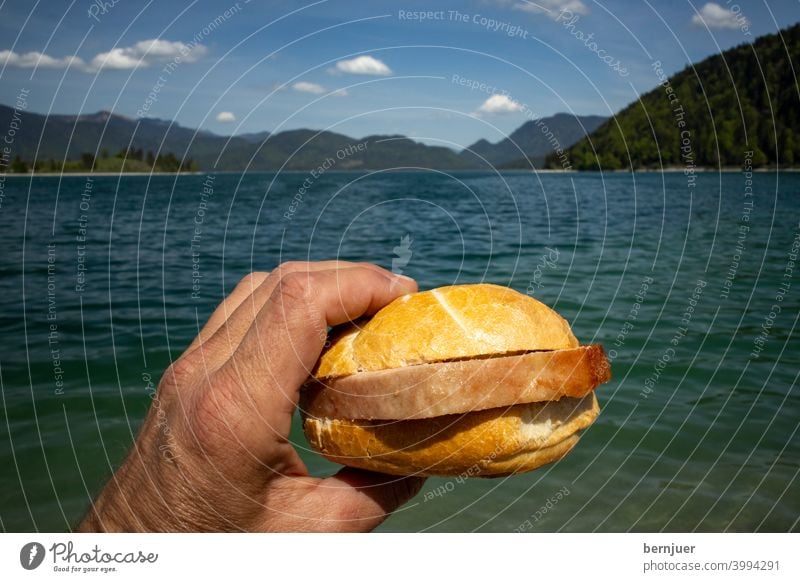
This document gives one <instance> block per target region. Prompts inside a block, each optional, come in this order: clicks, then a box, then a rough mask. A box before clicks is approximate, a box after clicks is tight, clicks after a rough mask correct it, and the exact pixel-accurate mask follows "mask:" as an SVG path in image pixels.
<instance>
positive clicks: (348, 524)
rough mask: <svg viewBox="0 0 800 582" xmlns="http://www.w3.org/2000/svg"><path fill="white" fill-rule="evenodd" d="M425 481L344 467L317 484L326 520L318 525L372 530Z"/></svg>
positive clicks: (332, 527)
mask: <svg viewBox="0 0 800 582" xmlns="http://www.w3.org/2000/svg"><path fill="white" fill-rule="evenodd" d="M424 484H425V478H424V477H398V476H396V475H384V474H383V473H374V472H372V471H363V470H361V469H352V468H349V467H345V468H344V469H342V470H340V471H339V472H338V473H336V475H334V476H333V477H328V478H327V479H323V480H321V481H320V482H319V483H318V484H317V489H316V493H317V494H318V495H320V497H321V501H322V502H323V504H324V507H325V508H326V511H325V514H326V515H325V517H324V518H323V519H324V521H325V523H324V524H321V525H322V527H323V528H324V529H325V530H327V531H344V532H361V531H371V530H373V529H375V528H376V527H378V525H380V524H381V523H382V522H383V521H384V520H385V519H386V518H387V517H388V516H389V514H391V513H392V512H394V511H395V510H397V509H398V508H399V507H400V506H402V505H404V504H405V503H407V502H408V501H410V500H411V499H412V498H413V497H414V496H415V495H416V494H417V493H419V492H420V490H421V489H422V486H423V485H424Z"/></svg>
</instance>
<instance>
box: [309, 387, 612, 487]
mask: <svg viewBox="0 0 800 582" xmlns="http://www.w3.org/2000/svg"><path fill="white" fill-rule="evenodd" d="M598 413H599V408H598V406H597V399H596V398H595V396H594V394H593V393H590V394H588V395H587V396H585V397H583V398H562V399H561V400H559V401H555V402H537V403H532V404H518V405H515V406H511V407H506V408H493V409H490V410H482V411H478V412H470V413H467V414H461V415H458V414H453V415H447V416H439V417H436V418H430V419H424V420H403V421H391V422H386V421H363V420H362V421H347V420H330V419H324V420H319V419H315V418H306V419H305V421H304V429H305V433H306V437H307V438H308V440H309V442H310V443H311V446H312V447H314V448H315V449H316V450H318V451H320V452H321V453H322V454H323V455H324V456H325V457H326V458H328V459H330V460H331V461H334V462H336V463H340V464H343V465H348V466H351V467H357V468H361V469H367V470H371V471H378V472H381V473H388V474H391V475H429V476H433V475H461V476H464V477H479V476H482V477H489V476H500V475H508V474H511V473H520V472H525V471H531V470H533V469H536V468H537V467H540V466H542V465H544V464H547V463H551V462H553V461H555V460H558V459H560V458H561V457H563V456H564V455H565V454H566V453H567V452H569V451H570V449H572V447H573V446H575V443H576V442H577V440H578V437H577V434H576V433H577V432H578V431H580V430H582V429H584V428H586V427H587V426H589V425H590V424H591V423H592V422H593V421H594V419H595V418H597V415H598Z"/></svg>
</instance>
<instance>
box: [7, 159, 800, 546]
mask: <svg viewBox="0 0 800 582" xmlns="http://www.w3.org/2000/svg"><path fill="white" fill-rule="evenodd" d="M304 182H306V184H307V186H306V187H304ZM308 182H309V174H305V173H289V174H281V175H277V176H276V175H275V174H269V173H267V174H248V175H244V176H241V175H233V174H216V175H212V176H211V177H209V176H179V177H176V176H153V177H146V176H141V177H139V176H128V177H122V178H114V177H94V178H92V179H87V178H86V177H80V176H65V177H63V178H55V177H54V178H50V177H40V178H35V179H30V178H12V177H8V178H6V179H5V181H4V183H3V185H2V188H3V189H2V190H0V192H1V193H2V196H1V197H0V243H2V246H1V247H0V248H2V249H3V255H2V258H0V265H2V277H1V278H0V333H1V335H0V337H2V349H1V350H0V389H1V391H2V409H3V414H2V417H0V467H2V471H0V527H1V528H2V530H4V531H34V530H57V531H58V530H66V529H68V528H70V527H72V526H73V525H74V524H75V523H76V521H77V520H78V519H79V518H80V516H81V515H82V513H83V512H84V511H85V510H86V508H87V506H88V504H89V501H90V499H91V498H92V497H93V496H94V495H96V493H97V492H98V491H99V489H100V488H101V487H102V484H103V482H104V481H105V480H106V479H107V478H108V477H109V475H110V474H111V471H112V470H113V468H114V467H116V466H117V465H118V464H119V462H120V460H121V459H122V457H123V456H124V454H125V452H126V450H127V449H128V447H130V445H131V443H132V441H133V438H134V436H135V434H136V430H137V427H138V425H139V423H140V422H141V419H142V418H143V416H144V414H145V411H146V410H147V406H148V404H149V402H150V398H149V392H148V390H149V386H150V384H151V383H152V382H157V380H158V377H159V376H160V374H161V373H162V372H163V370H164V368H165V367H166V366H167V365H168V364H169V362H170V360H171V359H172V358H175V357H177V356H178V355H179V354H180V353H181V352H182V351H183V350H184V349H185V347H186V346H187V344H188V343H189V342H190V341H191V340H192V338H193V337H194V335H195V334H196V333H197V329H198V326H199V325H202V323H203V322H204V320H205V319H206V318H207V317H208V315H209V314H210V312H211V311H212V309H213V308H214V306H215V305H216V304H217V303H218V302H219V301H220V300H221V298H222V297H223V296H224V295H225V294H226V293H227V292H229V291H230V290H231V289H232V287H233V286H234V285H235V283H236V282H237V280H238V279H240V278H241V277H242V276H243V275H244V274H246V273H247V272H249V271H253V270H269V269H271V268H274V267H275V266H276V265H277V264H278V263H279V262H281V261H286V260H317V259H323V258H333V257H339V258H342V259H347V260H356V261H371V262H375V263H378V264H381V265H383V266H385V267H387V268H392V267H394V269H395V270H400V271H402V272H404V273H405V274H407V275H410V276H413V277H414V278H416V279H417V280H418V281H419V283H420V287H422V288H430V287H435V286H440V285H447V284H452V283H467V282H478V281H490V282H493V283H498V284H501V285H509V286H511V287H514V288H516V289H517V290H519V291H521V292H527V293H530V294H532V295H534V296H535V297H537V298H538V299H540V300H542V301H544V302H545V303H548V304H550V305H551V306H553V307H554V308H555V309H557V310H558V312H559V313H561V314H562V315H564V316H565V317H566V318H567V319H568V320H569V321H570V323H571V325H572V327H573V331H574V332H575V334H576V336H577V337H578V338H579V339H580V340H581V341H582V342H583V343H590V342H601V343H603V344H604V345H605V347H606V349H607V351H608V352H609V355H610V357H611V359H612V370H613V374H614V378H613V380H612V381H611V382H610V383H608V384H606V385H604V386H602V387H601V388H600V389H599V390H598V397H599V400H600V403H601V407H602V414H601V416H600V418H599V419H598V421H597V422H596V423H595V424H594V425H593V426H592V427H591V428H590V429H589V430H587V431H586V432H585V433H584V435H583V437H582V440H581V442H580V443H579V445H578V446H577V447H576V449H575V450H574V451H573V452H572V453H571V454H570V455H569V456H568V457H566V458H565V459H564V460H562V461H560V462H558V463H556V464H554V465H550V466H548V467H545V468H543V469H541V470H538V471H535V472H532V473H528V474H525V475H520V476H515V477H511V478H507V479H495V480H480V479H460V478H458V479H430V480H429V481H428V483H427V485H426V487H425V489H424V490H423V493H421V494H420V495H419V497H418V498H417V499H415V500H414V502H412V503H411V504H409V505H408V506H407V507H406V508H404V509H403V510H401V511H400V512H398V513H397V514H396V515H394V516H392V517H391V518H390V519H389V520H388V521H387V522H386V523H385V524H384V525H383V526H381V529H382V530H384V531H473V530H479V531H498V532H508V531H628V530H637V531H660V530H665V531H692V530H697V531H788V530H797V529H798V517H800V487H798V469H799V468H800V445H798V438H797V429H798V423H799V422H800V398H799V394H798V388H797V374H798V369H800V366H799V365H798V364H800V356H799V355H798V347H800V345H799V344H798V341H797V331H796V325H797V319H798V313H800V310H799V309H798V307H799V306H800V268H799V267H798V266H796V264H795V263H794V262H793V261H794V260H795V259H796V252H797V248H798V245H800V226H799V221H800V176H798V175H796V174H774V173H773V174H768V173H763V174H756V175H755V176H754V177H753V178H752V196H751V195H750V190H749V186H750V184H749V183H748V181H747V177H746V176H744V175H743V174H741V173H735V172H734V173H724V174H716V173H714V174H712V173H709V174H701V175H700V176H699V177H698V179H697V182H696V185H695V186H694V187H691V186H690V185H687V181H686V178H685V177H684V176H683V174H678V173H676V174H659V173H652V174H611V175H609V174H606V175H600V174H545V175H539V176H537V175H534V174H530V173H512V172H509V173H505V174H500V175H497V174H490V173H474V172H472V173H468V172H465V173H456V174H444V173H440V172H433V171H431V172H424V173H423V172H377V173H372V174H367V173H335V172H329V173H327V174H324V175H322V176H318V177H314V178H313V179H311V180H310V184H308ZM404 239H405V240H404ZM420 324H421V325H424V322H420ZM295 428H296V429H297V427H295ZM294 438H295V440H296V442H297V443H298V445H299V446H301V447H302V446H305V445H304V441H303V437H302V434H301V432H300V431H298V430H295V431H294ZM303 457H304V458H305V459H306V461H307V462H308V464H309V467H310V468H311V470H312V472H314V473H315V474H318V475H325V474H330V473H331V472H332V471H333V470H335V467H334V465H332V464H331V463H328V462H327V461H324V460H322V459H320V458H319V457H318V456H317V455H315V454H313V453H311V452H308V451H304V452H303Z"/></svg>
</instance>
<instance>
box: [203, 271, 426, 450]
mask: <svg viewBox="0 0 800 582" xmlns="http://www.w3.org/2000/svg"><path fill="white" fill-rule="evenodd" d="M416 290H417V285H416V283H415V282H414V281H413V280H412V279H409V278H407V277H401V276H397V275H393V274H391V273H389V272H388V271H385V270H383V269H374V268H366V267H350V268H347V269H331V270H325V271H315V272H303V273H300V272H295V273H289V274H287V275H286V276H285V277H282V278H281V280H280V281H279V282H278V284H277V285H276V287H275V289H274V290H273V292H272V294H271V295H270V298H269V299H268V300H267V302H266V304H265V305H264V307H263V308H262V309H261V311H260V312H259V314H258V316H257V317H256V319H255V320H254V322H253V324H252V325H251V326H250V329H249V330H248V331H247V333H246V334H245V336H244V338H243V339H242V341H241V343H240V344H239V347H238V348H237V349H236V351H235V352H234V354H233V356H232V357H231V358H230V359H229V360H228V361H227V362H226V363H225V364H224V365H223V366H222V367H221V368H220V369H219V373H221V374H223V375H224V376H227V377H228V378H231V379H232V382H231V385H232V386H234V387H233V388H230V389H229V393H228V394H226V401H227V408H228V410H226V414H225V417H226V418H225V421H226V422H227V423H228V426H229V428H230V430H232V431H233V432H234V433H235V436H236V437H237V438H238V439H240V440H241V441H242V442H243V443H246V445H247V446H248V448H250V447H255V448H263V447H264V446H265V445H266V444H267V443H268V442H269V441H270V440H271V439H265V438H264V435H265V433H268V432H269V431H270V430H271V431H273V432H274V434H275V435H276V436H278V437H279V438H285V437H286V436H288V434H289V428H290V426H291V417H292V412H293V411H294V408H295V406H296V405H297V399H298V395H299V390H300V386H301V385H302V384H303V383H304V382H305V380H306V379H307V378H308V376H309V374H310V372H311V370H312V368H313V367H314V364H315V363H316V361H317V359H318V358H319V355H320V353H321V352H322V348H323V346H324V344H325V340H326V337H327V328H328V326H332V325H337V324H340V323H344V322H346V321H350V320H352V319H356V318H358V317H361V316H363V315H368V314H372V313H374V312H376V311H377V310H378V309H380V308H381V307H383V306H384V305H386V304H388V303H389V302H391V301H392V300H394V299H396V298H397V297H400V296H401V295H404V294H406V293H410V292H413V291H416ZM251 450H253V449H251Z"/></svg>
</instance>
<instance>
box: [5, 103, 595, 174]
mask: <svg viewBox="0 0 800 582" xmlns="http://www.w3.org/2000/svg"><path fill="white" fill-rule="evenodd" d="M14 115H15V112H14V109H13V108H11V107H7V106H5V105H0V127H8V126H9V124H10V123H11V121H12V119H13V118H14ZM18 116H19V114H18ZM602 121H603V118H599V117H584V118H576V117H574V116H571V115H567V114H558V115H556V116H554V117H552V118H544V119H542V120H540V122H541V123H545V124H547V126H549V127H551V129H552V130H553V131H554V133H556V134H557V135H558V137H559V139H560V140H561V144H562V146H563V147H567V146H569V145H571V144H573V143H575V142H576V141H577V140H578V139H580V138H581V137H583V136H584V135H585V131H591V130H592V129H594V128H595V127H596V126H597V125H599V123H600V122H602ZM19 125H20V129H19V131H18V132H17V134H16V136H15V140H14V143H13V147H12V153H11V155H12V156H13V157H17V156H18V157H19V158H21V159H22V160H25V161H27V162H29V163H30V162H32V161H33V160H39V161H45V160H51V159H52V160H56V161H58V162H59V163H60V162H61V160H64V159H68V160H78V159H80V158H81V156H82V155H83V154H91V155H92V156H94V157H97V158H99V157H101V156H103V155H111V156H113V155H116V154H117V153H118V152H120V151H136V150H141V151H142V152H153V153H154V154H155V155H158V154H159V153H160V154H161V155H164V154H166V153H171V154H174V155H175V156H176V157H177V158H178V159H179V160H180V159H182V158H184V157H185V158H191V160H192V161H193V162H194V164H193V166H194V167H195V168H196V169H200V170H223V171H226V170H227V171H240V170H245V169H248V170H277V169H280V168H283V169H286V170H306V169H313V168H316V167H318V166H319V165H320V164H322V163H323V162H324V161H325V160H326V159H328V158H335V160H336V164H335V166H336V169H339V170H346V169H384V168H395V167H420V168H441V169H470V168H482V167H487V165H486V162H483V161H482V160H481V159H480V158H479V157H477V156H475V155H474V154H473V153H471V152H470V151H468V150H464V151H463V152H461V153H458V152H456V151H453V150H451V149H449V148H445V147H439V146H430V145H426V144H422V143H419V142H415V141H413V140H411V139H409V138H407V137H405V136H402V135H371V136H367V137H364V138H362V139H356V138H353V137H349V136H346V135H342V134H339V133H333V132H329V131H322V132H318V131H315V130H311V129H296V130H290V131H283V132H280V133H277V134H270V133H269V132H266V131H265V132H258V133H249V134H243V135H239V136H236V137H226V136H219V135H215V134H213V133H210V132H205V131H196V130H194V129H189V128H186V127H182V126H180V125H178V124H175V123H172V124H170V122H169V121H164V120H160V119H152V118H144V119H140V120H136V119H131V118H128V117H124V116H121V115H115V114H112V113H109V112H107V111H100V112H98V113H94V114H89V115H80V116H75V115H50V116H44V115H39V114H37V113H32V112H28V111H23V112H22V113H21V123H20V124H19ZM584 128H585V129H584ZM512 139H513V140H514V142H516V144H517V145H518V146H519V147H517V146H515V145H514V143H513V142H512V141H511V140H512ZM468 149H469V148H468ZM471 149H473V151H474V152H475V153H477V154H480V156H484V157H485V159H486V160H487V161H488V162H490V163H491V164H493V165H503V164H505V163H508V162H513V161H514V160H516V159H519V158H521V157H523V155H524V154H528V155H529V156H530V157H531V158H532V159H535V160H536V161H537V162H541V161H542V160H544V157H545V156H546V155H547V154H548V153H549V152H550V151H552V146H551V145H550V143H549V142H548V140H547V138H546V137H545V136H544V135H543V133H542V131H541V127H540V126H536V125H535V123H534V122H533V121H529V122H526V123H525V124H523V125H522V126H521V127H520V128H519V129H517V130H516V131H515V132H514V133H512V134H511V136H510V137H509V138H506V139H505V140H502V141H500V142H498V143H496V144H490V143H489V142H488V141H486V140H480V141H479V142H476V143H475V144H473V146H471ZM337 152H346V153H345V154H340V156H339V157H337ZM140 158H141V155H140ZM340 158H341V159H340ZM49 166H50V167H52V165H49ZM528 167H530V166H528Z"/></svg>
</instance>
